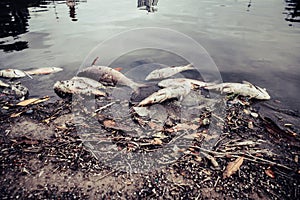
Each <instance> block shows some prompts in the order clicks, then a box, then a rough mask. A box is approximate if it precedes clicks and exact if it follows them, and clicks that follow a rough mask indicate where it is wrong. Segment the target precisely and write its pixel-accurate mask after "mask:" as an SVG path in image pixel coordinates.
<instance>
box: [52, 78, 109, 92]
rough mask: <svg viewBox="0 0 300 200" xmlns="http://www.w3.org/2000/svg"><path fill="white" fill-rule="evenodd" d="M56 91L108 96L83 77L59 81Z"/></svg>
mask: <svg viewBox="0 0 300 200" xmlns="http://www.w3.org/2000/svg"><path fill="white" fill-rule="evenodd" d="M53 88H54V91H55V92H56V93H57V94H58V95H59V96H63V95H60V94H83V95H95V96H106V93H105V92H103V91H100V90H98V88H96V87H94V86H92V85H90V84H88V83H86V82H85V81H83V80H81V79H73V80H72V79H71V80H66V81H57V82H56V83H55V84H54V86H53Z"/></svg>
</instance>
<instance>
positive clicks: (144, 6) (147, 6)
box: [137, 0, 158, 12]
mask: <svg viewBox="0 0 300 200" xmlns="http://www.w3.org/2000/svg"><path fill="white" fill-rule="evenodd" d="M157 3H158V0H138V3H137V4H138V5H137V7H138V8H139V9H140V10H147V11H148V12H155V11H157V8H156V6H157Z"/></svg>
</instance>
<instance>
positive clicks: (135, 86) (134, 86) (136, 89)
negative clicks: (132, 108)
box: [130, 83, 148, 92]
mask: <svg viewBox="0 0 300 200" xmlns="http://www.w3.org/2000/svg"><path fill="white" fill-rule="evenodd" d="M147 86H148V85H146V84H142V83H133V84H131V85H130V87H131V89H133V91H134V92H139V90H140V88H143V87H147Z"/></svg>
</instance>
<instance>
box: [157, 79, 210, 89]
mask: <svg viewBox="0 0 300 200" xmlns="http://www.w3.org/2000/svg"><path fill="white" fill-rule="evenodd" d="M182 84H188V85H190V86H191V88H192V89H195V88H201V87H206V86H209V85H214V83H205V82H203V81H199V80H195V79H189V78H170V79H165V80H162V81H160V82H159V83H158V86H159V87H164V88H165V87H170V86H176V85H182Z"/></svg>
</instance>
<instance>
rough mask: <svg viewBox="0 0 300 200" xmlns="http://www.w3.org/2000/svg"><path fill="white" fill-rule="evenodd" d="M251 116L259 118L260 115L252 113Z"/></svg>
mask: <svg viewBox="0 0 300 200" xmlns="http://www.w3.org/2000/svg"><path fill="white" fill-rule="evenodd" d="M250 114H251V116H252V117H254V118H257V117H258V114H257V113H255V112H252V113H250Z"/></svg>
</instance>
